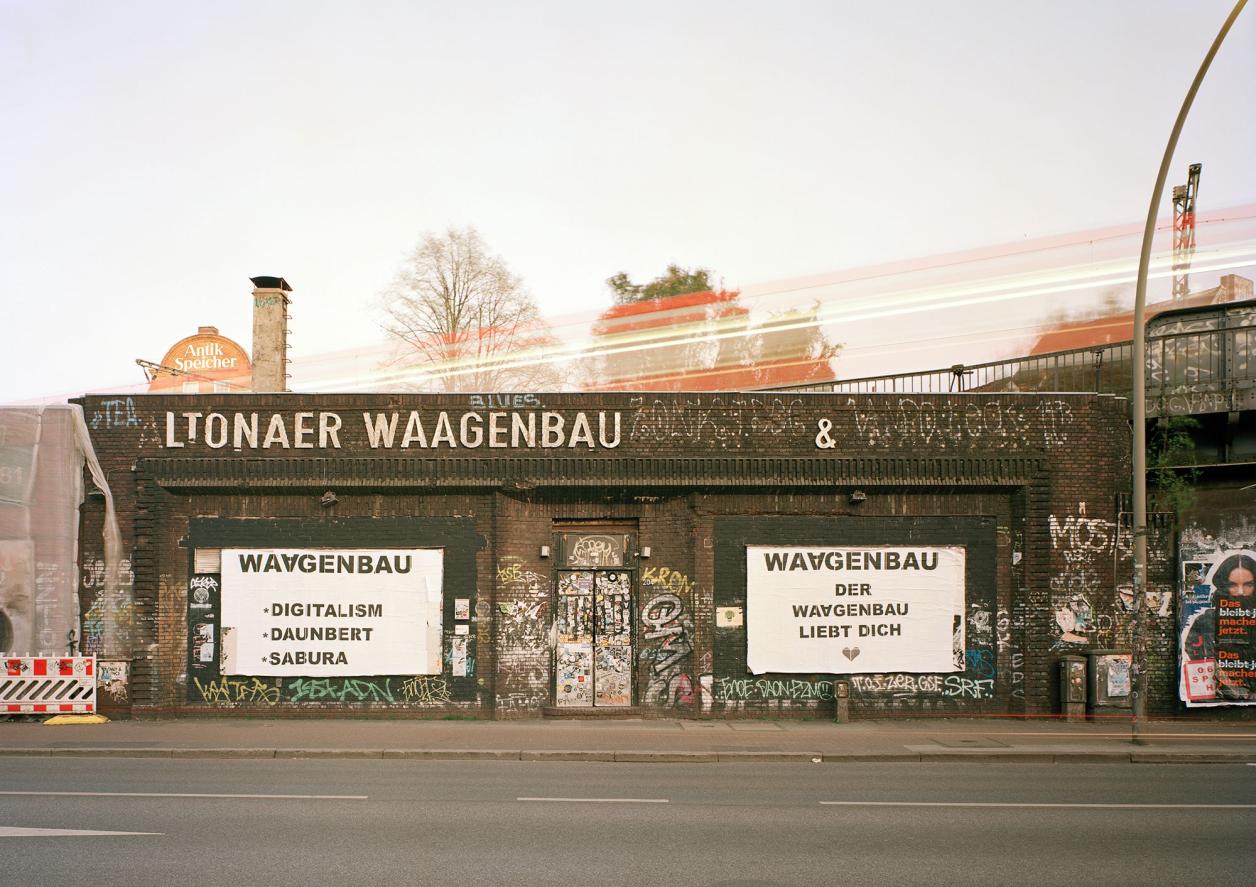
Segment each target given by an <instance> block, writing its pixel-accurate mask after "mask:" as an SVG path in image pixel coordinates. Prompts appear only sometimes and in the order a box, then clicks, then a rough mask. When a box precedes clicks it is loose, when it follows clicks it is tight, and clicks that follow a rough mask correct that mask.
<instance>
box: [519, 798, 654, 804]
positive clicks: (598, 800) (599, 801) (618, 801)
mask: <svg viewBox="0 0 1256 887" xmlns="http://www.w3.org/2000/svg"><path fill="white" fill-rule="evenodd" d="M515 800H516V801H565V802H568V803H574V804H667V803H670V802H669V801H668V800H667V798H515Z"/></svg>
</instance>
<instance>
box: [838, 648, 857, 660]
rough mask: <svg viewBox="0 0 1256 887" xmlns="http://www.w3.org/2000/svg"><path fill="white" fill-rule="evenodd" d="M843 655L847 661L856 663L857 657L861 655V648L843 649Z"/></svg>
mask: <svg viewBox="0 0 1256 887" xmlns="http://www.w3.org/2000/svg"><path fill="white" fill-rule="evenodd" d="M842 655H843V656H845V657H846V658H847V659H849V660H850V661H851V662H854V661H855V657H856V656H858V655H859V648H858V647H843V648H842Z"/></svg>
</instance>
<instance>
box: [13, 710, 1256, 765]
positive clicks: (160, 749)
mask: <svg viewBox="0 0 1256 887" xmlns="http://www.w3.org/2000/svg"><path fill="white" fill-rule="evenodd" d="M1144 735H1145V737H1146V743H1145V744H1143V745H1140V746H1135V745H1133V744H1132V743H1131V742H1130V734H1129V724H1128V723H1127V722H1125V721H1122V720H1112V721H1100V722H1084V723H1069V722H1065V721H1062V720H1052V719H1044V720H1021V719H1014V718H975V719H966V718H965V719H960V718H947V719H926V718H921V719H902V720H889V719H886V720H862V721H855V722H853V723H849V724H834V723H832V722H829V721H750V720H744V721H691V720H653V719H648V720H560V719H544V720H527V721H441V720H432V721H426V720H367V719H362V720H351V719H301V720H296V719H287V720H278V719H276V720H259V719H251V718H238V719H237V718H203V719H202V718H196V719H192V718H183V719H178V720H173V719H171V720H127V721H113V722H110V723H107V724H93V725H83V724H70V725H56V726H54V725H48V724H43V723H42V722H41V719H38V718H32V719H29V720H23V721H7V722H0V755H38V756H74V757H131V758H136V757H144V758H150V757H151V758H228V757H230V758H295V757H328V758H336V757H352V758H413V759H422V758H428V759H457V758H463V759H477V758H478V759H486V758H487V759H502V760H569V761H574V760H584V761H631V762H660V763H661V762H687V763H705V762H725V761H730V762H731V761H752V762H774V761H798V762H814V761H817V760H819V761H823V762H835V763H843V762H869V761H880V762H890V761H904V762H921V761H981V762H1020V763H1253V764H1256V723H1238V722H1219V721H1211V722H1198V721H1153V722H1151V723H1150V724H1149V726H1148V729H1147V731H1146V733H1145V734H1144Z"/></svg>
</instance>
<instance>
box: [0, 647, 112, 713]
mask: <svg viewBox="0 0 1256 887" xmlns="http://www.w3.org/2000/svg"><path fill="white" fill-rule="evenodd" d="M94 711H96V657H94V656H65V657H50V656H19V657H16V658H6V659H0V714H3V713H8V714H40V713H44V712H94Z"/></svg>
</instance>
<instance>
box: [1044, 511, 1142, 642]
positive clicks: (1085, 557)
mask: <svg viewBox="0 0 1256 887" xmlns="http://www.w3.org/2000/svg"><path fill="white" fill-rule="evenodd" d="M1048 526H1049V529H1050V533H1051V549H1052V551H1053V553H1054V554H1055V557H1056V558H1057V560H1058V561H1059V562H1062V564H1063V566H1062V567H1060V568H1059V569H1058V570H1057V572H1056V573H1055V574H1054V575H1053V576H1052V577H1051V581H1050V587H1051V613H1052V616H1053V617H1054V620H1053V621H1054V643H1053V646H1052V649H1054V650H1066V649H1071V648H1077V647H1084V646H1093V645H1095V644H1099V643H1129V640H1130V638H1129V632H1130V620H1129V619H1120V620H1118V617H1117V615H1116V614H1117V612H1118V611H1119V610H1120V606H1119V597H1120V596H1119V595H1117V594H1115V592H1114V588H1113V582H1112V579H1111V578H1110V577H1112V575H1113V570H1114V567H1115V566H1116V562H1117V559H1118V556H1119V555H1120V554H1121V553H1122V550H1123V549H1128V548H1129V544H1130V543H1129V533H1128V532H1122V531H1121V528H1120V527H1119V526H1118V525H1117V523H1116V522H1115V521H1112V520H1108V519H1107V518H1102V517H1092V516H1090V515H1089V514H1088V513H1087V508H1086V503H1085V502H1079V503H1077V507H1076V509H1075V510H1074V511H1073V512H1072V513H1071V514H1064V515H1058V514H1052V515H1050V516H1049V517H1048Z"/></svg>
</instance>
